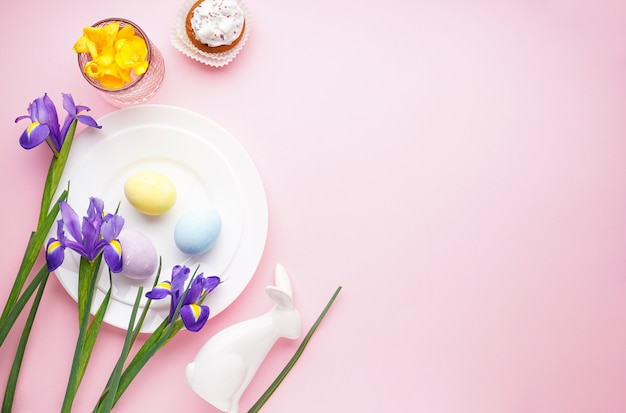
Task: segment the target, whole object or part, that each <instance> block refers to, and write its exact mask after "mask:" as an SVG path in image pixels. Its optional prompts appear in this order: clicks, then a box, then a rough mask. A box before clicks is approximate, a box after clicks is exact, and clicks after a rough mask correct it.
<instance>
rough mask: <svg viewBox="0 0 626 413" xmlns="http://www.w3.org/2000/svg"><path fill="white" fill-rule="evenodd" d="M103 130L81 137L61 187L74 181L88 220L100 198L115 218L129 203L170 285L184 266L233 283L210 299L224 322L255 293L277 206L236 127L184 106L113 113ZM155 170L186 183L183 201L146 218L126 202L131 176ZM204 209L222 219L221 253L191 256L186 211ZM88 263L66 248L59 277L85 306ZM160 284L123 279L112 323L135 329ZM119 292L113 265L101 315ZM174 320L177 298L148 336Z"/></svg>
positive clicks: (129, 224)
mask: <svg viewBox="0 0 626 413" xmlns="http://www.w3.org/2000/svg"><path fill="white" fill-rule="evenodd" d="M98 123H100V124H101V125H102V129H99V130H98V129H94V128H88V129H86V130H84V131H83V132H82V133H80V134H79V135H78V136H76V138H75V139H74V143H73V146H72V150H71V152H70V157H69V159H68V162H67V165H66V168H65V171H64V175H63V177H62V179H61V184H60V188H65V187H66V186H67V183H68V182H69V187H70V191H69V196H68V202H69V204H70V205H71V206H72V207H73V208H74V210H75V211H76V213H77V214H78V215H79V216H81V217H82V216H84V215H85V213H86V211H87V206H88V204H89V198H90V197H92V196H93V197H97V198H101V199H102V200H103V201H104V205H105V209H106V210H107V212H113V211H114V210H115V209H116V208H117V207H118V205H119V212H118V214H119V215H121V216H122V217H124V219H125V225H124V228H125V229H129V230H130V229H132V230H135V231H139V232H141V233H143V234H145V235H146V236H148V237H149V238H150V239H151V240H152V242H153V244H154V245H155V248H156V250H157V253H158V254H159V256H160V257H161V259H162V263H163V265H162V271H161V276H160V279H166V280H167V279H170V276H171V269H172V267H173V266H174V265H176V264H184V265H187V266H188V267H190V268H191V270H192V272H193V271H194V270H195V269H196V267H198V266H199V271H200V272H203V273H204V274H205V275H218V276H220V277H221V278H222V280H223V283H222V284H221V285H220V286H219V287H218V288H217V289H216V290H214V291H213V292H212V293H211V294H210V295H209V296H208V297H207V299H206V300H205V304H208V305H209V307H210V308H211V316H215V315H216V314H218V313H219V312H221V311H222V310H224V309H225V308H226V307H228V306H229V305H230V304H231V303H232V302H233V301H234V300H235V299H236V298H237V297H238V296H239V294H240V293H241V292H242V291H243V289H244V288H245V287H246V285H247V284H248V282H249V281H250V279H251V278H252V276H253V275H254V272H255V271H256V268H257V266H258V263H259V261H260V259H261V255H262V253H263V249H264V247H265V241H266V236H267V224H268V213H267V200H266V197H265V191H264V188H263V184H262V181H261V178H260V177H259V174H258V172H257V170H256V168H255V166H254V164H253V162H252V160H251V159H250V157H249V156H248V154H247V153H246V151H245V150H244V148H243V147H242V146H241V145H240V144H239V143H238V142H237V141H236V140H235V139H234V138H233V137H232V136H231V135H230V134H229V133H228V132H227V131H226V130H224V129H223V128H221V127H220V126H219V125H217V124H215V123H214V122H213V121H211V120H209V119H207V118H206V117H203V116H201V115H199V114H197V113H194V112H191V111H189V110H186V109H182V108H178V107H173V106H165V105H140V106H134V107H130V108H125V109H121V110H118V111H116V112H112V113H110V114H108V115H106V116H104V117H102V118H101V119H99V120H98ZM146 169H150V170H154V171H158V172H160V173H162V174H164V175H166V176H167V177H169V178H170V180H171V181H172V182H173V183H174V185H175V186H176V191H177V200H176V204H175V205H174V206H173V207H172V209H170V210H169V211H168V212H166V213H165V214H163V215H161V216H156V217H155V216H152V217H150V216H146V215H143V214H141V213H140V212H138V211H137V210H136V209H135V208H134V207H132V206H131V205H130V204H129V202H128V201H127V199H126V197H125V195H124V182H125V181H126V179H127V178H128V177H129V176H131V175H132V174H134V173H135V172H138V171H141V170H146ZM202 205H210V206H213V207H214V208H216V209H217V210H218V211H219V212H220V214H221V217H222V231H221V233H220V236H219V238H218V240H217V242H216V243H215V246H214V247H213V248H211V250H209V251H208V252H207V253H205V254H202V255H199V256H195V257H190V256H187V255H185V254H183V253H182V252H181V251H180V250H178V248H177V247H176V244H175V242H174V236H173V233H174V226H175V224H176V222H177V221H178V219H179V218H180V217H181V216H183V215H184V214H185V212H186V211H189V210H191V209H193V208H195V207H197V206H202ZM55 228H56V226H55ZM54 231H56V229H55V230H54ZM54 234H55V233H53V235H54ZM79 258H80V257H79V256H78V254H76V253H75V252H73V251H71V250H66V254H65V262H64V263H63V265H62V266H61V267H59V268H58V269H57V270H56V271H55V274H56V276H57V277H58V279H59V280H60V282H61V284H62V285H63V286H64V288H65V289H66V290H67V291H68V293H69V294H70V295H71V296H72V297H73V298H74V299H75V300H76V299H77V290H78V278H77V273H78V263H79ZM153 281H154V277H152V278H150V279H148V280H144V281H137V280H132V279H130V278H127V277H125V276H123V275H120V274H113V290H112V298H111V301H110V304H109V309H108V310H107V313H106V315H105V318H104V320H105V322H107V323H109V324H112V325H114V326H117V327H120V328H124V329H125V328H127V326H128V320H129V317H130V314H131V311H132V307H133V302H134V300H135V297H136V295H137V291H138V289H139V287H140V286H143V287H144V291H145V292H147V291H149V290H150V288H151V287H152V284H153ZM109 286H110V283H109V276H108V269H107V267H106V265H104V263H103V266H102V270H101V272H100V276H99V280H98V290H97V293H96V297H95V300H94V306H93V308H92V312H95V311H96V310H97V308H98V306H99V305H100V303H101V302H102V300H103V299H104V295H105V293H106V291H107V290H108V288H109ZM144 303H145V298H144V299H143V301H142V305H143V304H144ZM168 313H169V299H166V300H159V301H153V302H152V304H151V307H150V311H149V313H148V317H147V318H146V321H145V323H144V326H143V329H142V331H144V332H151V331H154V329H155V328H156V327H157V326H158V325H159V324H160V323H161V322H162V321H163V320H164V319H165V318H166V317H167V315H168Z"/></svg>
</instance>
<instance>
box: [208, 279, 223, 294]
mask: <svg viewBox="0 0 626 413" xmlns="http://www.w3.org/2000/svg"><path fill="white" fill-rule="evenodd" d="M220 282H221V280H220V277H216V276H212V277H206V278H205V279H204V293H205V294H208V293H210V292H211V291H213V290H215V289H216V288H217V286H218V285H220Z"/></svg>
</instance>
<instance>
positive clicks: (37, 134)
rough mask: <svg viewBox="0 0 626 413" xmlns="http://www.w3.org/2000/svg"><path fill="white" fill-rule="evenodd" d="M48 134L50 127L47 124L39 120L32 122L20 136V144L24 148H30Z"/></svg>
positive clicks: (44, 138) (43, 139)
mask: <svg viewBox="0 0 626 413" xmlns="http://www.w3.org/2000/svg"><path fill="white" fill-rule="evenodd" d="M48 136H50V128H49V127H48V125H46V124H44V123H40V122H33V123H31V124H30V125H28V128H26V130H25V131H24V133H22V136H20V145H21V146H22V148H24V149H32V148H34V147H35V146H37V145H39V144H40V143H42V142H43V141H45V140H46V138H47V137H48Z"/></svg>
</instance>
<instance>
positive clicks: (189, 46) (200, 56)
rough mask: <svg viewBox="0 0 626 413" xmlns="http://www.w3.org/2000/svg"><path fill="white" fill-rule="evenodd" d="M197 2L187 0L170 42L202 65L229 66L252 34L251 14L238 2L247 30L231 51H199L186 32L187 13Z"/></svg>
mask: <svg viewBox="0 0 626 413" xmlns="http://www.w3.org/2000/svg"><path fill="white" fill-rule="evenodd" d="M195 2H196V0H186V1H185V3H184V4H183V6H182V7H181V8H180V10H179V11H178V14H177V15H176V18H175V20H174V24H173V26H172V31H171V33H170V42H171V43H172V45H173V46H174V47H175V48H176V49H178V50H179V51H180V52H181V53H183V54H184V55H185V56H187V57H189V58H191V59H193V60H197V61H198V62H200V63H204V64H205V65H209V66H213V67H222V66H226V65H227V64H229V63H230V62H231V61H232V60H233V59H234V58H235V57H236V56H237V54H239V52H240V51H241V49H242V48H243V46H244V44H245V43H246V40H247V39H248V35H249V34H250V26H251V24H250V21H251V19H250V12H249V11H248V7H247V6H246V5H245V4H244V3H243V1H241V0H237V3H238V4H239V7H241V10H242V11H243V14H244V16H245V19H246V28H245V30H244V31H243V35H242V37H241V40H239V43H237V45H236V46H235V47H233V48H232V49H231V50H229V51H227V52H222V53H207V52H205V51H202V50H200V49H198V48H197V47H196V46H194V45H193V43H191V40H189V37H188V36H187V32H186V30H185V20H186V18H187V13H188V12H189V9H190V8H191V7H192V6H193V5H194V3H195Z"/></svg>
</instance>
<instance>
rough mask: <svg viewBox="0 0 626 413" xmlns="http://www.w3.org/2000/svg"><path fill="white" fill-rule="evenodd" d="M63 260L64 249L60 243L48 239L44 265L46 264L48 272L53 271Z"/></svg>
mask: <svg viewBox="0 0 626 413" xmlns="http://www.w3.org/2000/svg"><path fill="white" fill-rule="evenodd" d="M64 259H65V248H64V247H63V245H61V242H60V241H58V240H56V239H54V238H50V240H48V245H47V246H46V263H47V264H48V271H54V270H56V269H57V268H59V266H60V265H61V264H63V260H64Z"/></svg>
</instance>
